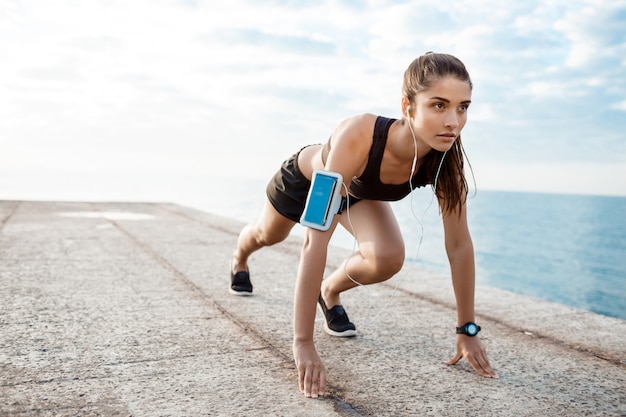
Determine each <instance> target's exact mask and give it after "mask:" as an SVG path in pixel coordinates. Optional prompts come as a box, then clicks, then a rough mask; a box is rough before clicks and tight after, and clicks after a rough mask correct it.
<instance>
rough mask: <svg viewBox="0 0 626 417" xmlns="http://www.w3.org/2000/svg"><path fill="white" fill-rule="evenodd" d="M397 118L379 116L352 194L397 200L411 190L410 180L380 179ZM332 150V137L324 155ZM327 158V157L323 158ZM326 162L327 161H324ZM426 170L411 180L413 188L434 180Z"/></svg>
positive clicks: (358, 196)
mask: <svg viewBox="0 0 626 417" xmlns="http://www.w3.org/2000/svg"><path fill="white" fill-rule="evenodd" d="M395 121H396V119H389V118H387V117H383V116H378V117H377V118H376V123H375V124H374V137H373V142H372V147H371V148H370V153H369V156H368V160H367V166H366V167H365V169H364V170H363V173H362V174H361V176H359V177H358V178H353V179H352V181H351V182H350V194H351V195H353V196H354V197H356V198H358V199H364V200H381V201H397V200H401V199H403V198H404V197H406V196H407V195H409V193H410V192H411V186H410V185H409V181H407V182H405V183H402V184H384V183H383V182H382V181H381V180H380V165H381V163H382V160H383V153H384V152H385V145H386V144H387V135H388V134H389V128H390V127H391V125H392V124H393V123H394V122H395ZM329 151H330V139H329V140H328V142H327V143H326V144H325V145H324V149H323V151H322V155H326V156H327V155H328V152H329ZM323 159H326V158H323ZM324 163H325V161H324ZM424 171H425V170H423V169H421V170H418V171H417V172H416V173H415V174H414V175H413V178H412V180H411V182H412V187H413V189H415V188H418V187H424V186H426V185H428V184H430V183H431V182H432V181H431V180H430V178H428V175H427V174H426V173H425V172H424Z"/></svg>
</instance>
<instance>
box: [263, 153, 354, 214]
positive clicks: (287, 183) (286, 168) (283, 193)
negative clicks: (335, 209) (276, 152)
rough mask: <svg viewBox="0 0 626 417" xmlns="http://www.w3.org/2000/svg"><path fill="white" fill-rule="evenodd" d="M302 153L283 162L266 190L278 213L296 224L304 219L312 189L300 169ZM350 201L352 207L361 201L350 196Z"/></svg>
mask: <svg viewBox="0 0 626 417" xmlns="http://www.w3.org/2000/svg"><path fill="white" fill-rule="evenodd" d="M300 151H301V150H300ZM300 151H298V152H296V154H295V155H293V156H291V157H290V158H289V159H287V160H286V161H285V162H283V164H282V166H281V167H280V169H279V170H278V172H276V174H275V175H274V176H273V177H272V179H271V180H270V182H269V184H267V188H266V194H267V198H268V200H269V201H270V203H272V206H274V208H275V209H276V211H277V212H279V213H280V214H281V215H282V216H283V217H286V218H288V219H289V220H291V221H294V222H296V223H297V222H299V221H300V217H302V213H303V212H304V206H305V204H306V197H307V195H308V194H309V188H310V187H311V181H310V180H309V179H307V177H305V176H304V174H303V173H302V171H300V168H298V155H300ZM349 201H350V205H351V206H352V205H354V204H356V203H358V202H359V201H361V200H360V199H358V198H356V197H352V196H350V200H349Z"/></svg>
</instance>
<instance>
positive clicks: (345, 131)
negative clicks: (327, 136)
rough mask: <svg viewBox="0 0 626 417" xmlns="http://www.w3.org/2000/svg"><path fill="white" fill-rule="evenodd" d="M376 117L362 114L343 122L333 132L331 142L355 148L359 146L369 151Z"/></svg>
mask: <svg viewBox="0 0 626 417" xmlns="http://www.w3.org/2000/svg"><path fill="white" fill-rule="evenodd" d="M377 117H378V116H376V115H375V114H371V113H364V114H360V115H357V116H353V117H350V118H348V119H345V120H343V121H342V122H341V123H339V125H337V128H336V129H335V131H334V132H333V136H332V140H333V142H334V143H336V144H339V142H341V143H344V144H345V143H349V144H350V145H352V146H357V147H360V146H359V145H361V146H364V147H367V148H368V149H369V146H370V145H371V142H372V135H373V133H374V125H375V124H376V119H377Z"/></svg>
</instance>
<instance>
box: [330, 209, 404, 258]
mask: <svg viewBox="0 0 626 417" xmlns="http://www.w3.org/2000/svg"><path fill="white" fill-rule="evenodd" d="M339 222H340V223H341V225H342V226H343V227H344V228H345V229H346V230H347V231H348V232H350V233H351V234H353V235H355V238H356V240H357V242H358V244H359V251H360V252H361V254H362V255H364V256H366V257H367V256H368V255H379V256H380V255H382V256H388V255H394V254H398V255H400V256H404V241H403V239H402V233H401V232H400V227H399V226H398V221H397V220H396V216H395V215H394V213H393V210H392V209H391V205H390V204H389V203H388V202H386V201H374V200H362V201H359V203H358V204H355V205H353V206H352V207H350V210H349V211H344V212H343V213H342V214H341V216H340V219H339ZM350 223H351V224H350ZM353 228H354V231H353V230H352V229H353Z"/></svg>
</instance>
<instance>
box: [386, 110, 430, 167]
mask: <svg viewBox="0 0 626 417" xmlns="http://www.w3.org/2000/svg"><path fill="white" fill-rule="evenodd" d="M399 124H400V129H398V135H397V141H396V142H397V144H396V146H395V151H396V152H397V155H398V157H400V158H402V159H407V160H408V159H411V160H412V159H413V158H414V157H415V147H416V146H417V159H418V160H419V159H421V158H423V157H424V156H426V155H427V154H428V153H429V152H430V150H431V148H430V146H428V145H427V144H426V143H424V141H422V140H420V138H419V137H417V135H415V129H414V128H412V127H411V125H410V122H409V121H408V120H406V119H404V118H403V119H401V120H399Z"/></svg>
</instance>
